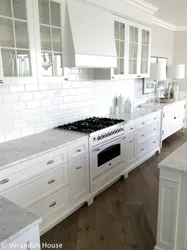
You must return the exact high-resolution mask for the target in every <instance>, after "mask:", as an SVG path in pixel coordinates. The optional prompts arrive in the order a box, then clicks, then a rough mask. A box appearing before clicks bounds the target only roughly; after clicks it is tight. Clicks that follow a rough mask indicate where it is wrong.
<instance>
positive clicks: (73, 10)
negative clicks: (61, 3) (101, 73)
mask: <svg viewBox="0 0 187 250" xmlns="http://www.w3.org/2000/svg"><path fill="white" fill-rule="evenodd" d="M65 34H66V36H67V37H66V38H65V39H64V40H65V41H64V43H65V52H66V56H65V60H64V64H65V65H64V66H65V67H81V68H116V67H117V53H116V47H115V40H114V21H113V18H112V16H111V15H110V14H109V13H106V12H104V11H103V10H100V9H98V8H95V7H93V6H90V5H88V4H86V3H84V2H83V1H80V0H67V5H66V18H65Z"/></svg>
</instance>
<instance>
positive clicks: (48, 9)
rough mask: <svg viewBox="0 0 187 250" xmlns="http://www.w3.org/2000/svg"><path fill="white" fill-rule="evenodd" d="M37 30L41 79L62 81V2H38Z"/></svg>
mask: <svg viewBox="0 0 187 250" xmlns="http://www.w3.org/2000/svg"><path fill="white" fill-rule="evenodd" d="M36 9H37V10H38V11H36V13H37V12H38V16H36V21H37V25H36V28H35V32H36V36H38V44H37V58H38V59H37V60H38V64H39V69H40V70H39V79H40V81H42V82H46V81H48V80H49V77H50V78H51V79H54V80H55V81H61V80H62V77H63V76H64V71H63V55H62V1H61V0H37V6H36Z"/></svg>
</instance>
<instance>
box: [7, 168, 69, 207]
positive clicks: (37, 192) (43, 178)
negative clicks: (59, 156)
mask: <svg viewBox="0 0 187 250" xmlns="http://www.w3.org/2000/svg"><path fill="white" fill-rule="evenodd" d="M67 184H68V176H67V163H65V164H63V165H62V166H60V168H56V169H55V170H53V171H49V172H48V173H47V174H45V175H44V174H43V175H40V178H38V177H36V178H32V179H30V180H29V181H27V182H24V185H23V184H21V185H17V186H15V187H13V188H11V189H8V190H7V191H8V192H6V191H5V192H4V193H2V195H3V196H4V197H6V198H7V199H9V200H11V201H13V202H15V203H17V204H18V205H20V206H24V207H28V206H31V205H32V204H33V203H36V202H38V201H39V200H41V199H43V197H44V196H47V194H50V193H52V192H54V191H55V190H56V189H58V188H62V187H64V186H66V185H67Z"/></svg>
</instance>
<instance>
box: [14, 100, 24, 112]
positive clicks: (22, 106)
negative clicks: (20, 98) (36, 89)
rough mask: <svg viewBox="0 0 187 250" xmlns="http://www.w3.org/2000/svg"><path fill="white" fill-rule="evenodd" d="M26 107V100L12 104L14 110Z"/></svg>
mask: <svg viewBox="0 0 187 250" xmlns="http://www.w3.org/2000/svg"><path fill="white" fill-rule="evenodd" d="M24 109H26V102H15V103H13V104H12V111H19V110H24Z"/></svg>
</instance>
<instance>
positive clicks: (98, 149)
mask: <svg viewBox="0 0 187 250" xmlns="http://www.w3.org/2000/svg"><path fill="white" fill-rule="evenodd" d="M126 138H127V137H126V136H125V137H123V138H122V139H121V140H117V141H113V142H112V143H111V144H109V145H107V146H105V147H102V148H97V149H95V150H94V151H97V152H98V151H101V150H104V149H106V148H108V147H110V146H112V145H115V144H118V143H120V142H122V141H124V140H125V139H126Z"/></svg>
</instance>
